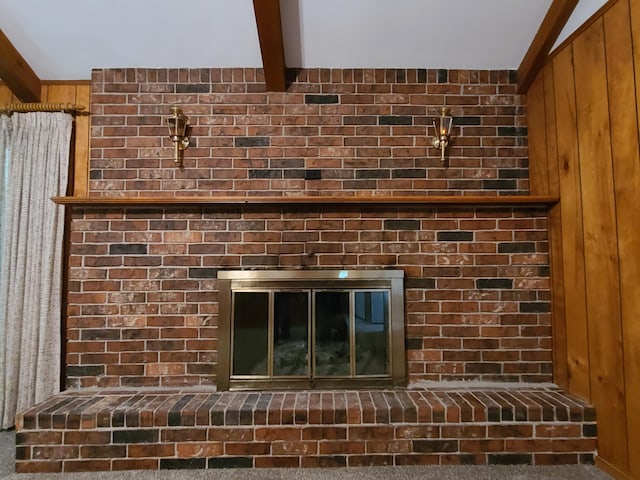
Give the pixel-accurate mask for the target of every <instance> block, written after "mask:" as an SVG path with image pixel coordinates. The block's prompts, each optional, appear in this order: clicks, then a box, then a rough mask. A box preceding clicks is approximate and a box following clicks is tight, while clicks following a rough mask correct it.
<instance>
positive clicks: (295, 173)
mask: <svg viewBox="0 0 640 480" xmlns="http://www.w3.org/2000/svg"><path fill="white" fill-rule="evenodd" d="M306 172H307V171H306V170H303V169H301V168H294V169H291V170H284V178H304V177H305V175H306Z"/></svg>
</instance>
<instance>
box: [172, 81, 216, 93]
mask: <svg viewBox="0 0 640 480" xmlns="http://www.w3.org/2000/svg"><path fill="white" fill-rule="evenodd" d="M210 91H211V85H210V84H208V83H178V84H177V85H176V93H209V92H210Z"/></svg>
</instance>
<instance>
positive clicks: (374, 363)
mask: <svg viewBox="0 0 640 480" xmlns="http://www.w3.org/2000/svg"><path fill="white" fill-rule="evenodd" d="M310 302H311V305H313V308H312V309H311V308H310ZM233 303H234V309H233V311H234V315H233V362H232V363H233V367H232V372H233V373H232V375H234V376H235V377H238V376H251V377H279V378H282V377H287V378H292V377H302V378H338V377H342V378H349V377H358V376H362V377H364V376H380V375H383V376H384V375H389V373H390V363H391V362H390V354H389V348H390V346H389V338H390V336H389V291H388V290H318V291H315V290H302V291H273V290H268V291H238V292H235V294H234V302H233ZM312 310H313V315H312V314H311V313H312ZM310 332H313V334H312V335H310ZM311 337H312V338H313V342H312V343H311V344H310V343H309V341H310V338H311ZM311 359H313V362H311Z"/></svg>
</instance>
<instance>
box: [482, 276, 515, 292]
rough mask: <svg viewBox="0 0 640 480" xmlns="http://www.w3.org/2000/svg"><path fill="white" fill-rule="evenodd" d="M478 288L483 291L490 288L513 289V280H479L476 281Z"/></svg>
mask: <svg viewBox="0 0 640 480" xmlns="http://www.w3.org/2000/svg"><path fill="white" fill-rule="evenodd" d="M476 288H477V289H480V290H483V289H488V288H506V289H511V288H513V279H512V278H479V279H477V280H476Z"/></svg>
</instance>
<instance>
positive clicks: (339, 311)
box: [315, 292, 351, 376]
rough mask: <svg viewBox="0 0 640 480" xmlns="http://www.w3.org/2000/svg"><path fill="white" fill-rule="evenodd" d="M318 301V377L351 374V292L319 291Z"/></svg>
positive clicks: (316, 367)
mask: <svg viewBox="0 0 640 480" xmlns="http://www.w3.org/2000/svg"><path fill="white" fill-rule="evenodd" d="M315 299H316V342H315V347H316V355H315V358H316V365H315V372H316V375H317V376H333V375H339V376H346V375H349V373H350V370H351V361H350V360H351V359H350V354H349V353H350V352H349V350H350V348H349V347H350V342H349V330H350V329H349V324H350V321H349V293H348V292H317V293H316V298H315Z"/></svg>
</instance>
